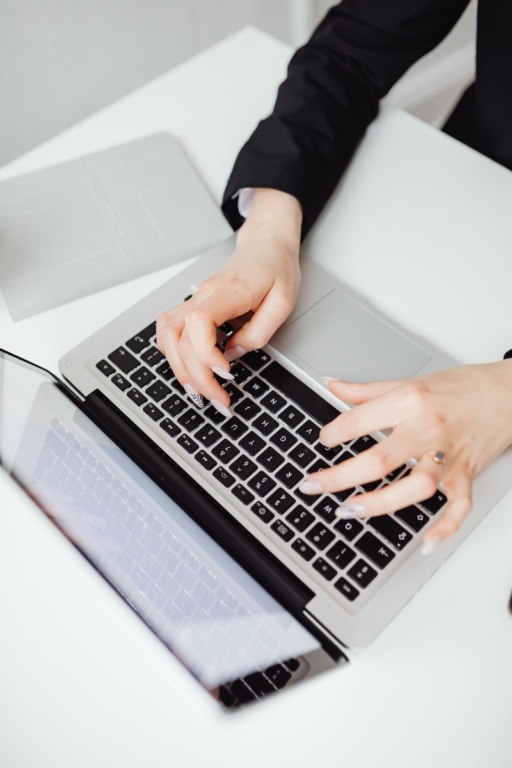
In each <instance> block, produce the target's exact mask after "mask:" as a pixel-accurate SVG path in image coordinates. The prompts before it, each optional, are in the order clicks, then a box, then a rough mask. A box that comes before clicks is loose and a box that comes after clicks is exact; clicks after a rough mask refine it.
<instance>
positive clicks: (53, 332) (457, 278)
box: [0, 30, 512, 768]
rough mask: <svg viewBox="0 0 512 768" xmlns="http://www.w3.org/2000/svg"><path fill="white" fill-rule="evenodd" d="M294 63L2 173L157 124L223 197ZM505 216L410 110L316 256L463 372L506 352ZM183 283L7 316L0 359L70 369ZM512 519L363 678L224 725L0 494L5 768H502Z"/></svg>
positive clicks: (401, 622)
mask: <svg viewBox="0 0 512 768" xmlns="http://www.w3.org/2000/svg"><path fill="white" fill-rule="evenodd" d="M288 56H289V50H288V49H287V47H286V46H284V45H282V44H281V43H278V42H276V41H275V40H272V39H270V38H268V37H267V36H265V35H263V34H261V33H258V32H256V31H254V30H246V31H244V32H242V33H239V34H237V35H235V36H234V37H232V38H230V39H229V40H227V41H225V42H224V43H222V44H220V45H217V46H215V47H214V48H212V49H211V50H209V51H207V52H205V53H203V54H201V55H200V56H198V57H196V58H195V59H193V60H191V61H190V62H188V63H186V64H184V65H182V66H180V67H178V68H176V69H175V70H173V71H172V72H170V73H168V74H167V75H164V76H162V77H160V78H158V79H157V80H155V81H154V82H153V83H150V84H149V85H147V86H146V87H144V88H142V89H140V90H139V91H137V92H135V93H134V94H132V95H130V96H128V97H126V98H124V99H122V100H121V101H120V102H118V103H116V104H114V105H112V106H111V107H109V108H108V109H105V110H103V111H102V112H101V113H99V114H97V115H94V116H93V117H91V118H90V119H88V120H86V121H85V122H84V123H82V124H80V125H77V126H76V127H74V128H72V129H70V130H69V131H66V132H65V133H64V134H62V135H61V136H59V137H57V138H55V139H53V140H52V141H50V142H47V143H46V144H45V145H43V146H41V147H39V148H38V149H36V150H34V151H33V152H31V153H29V154H28V155H26V156H25V157H23V158H21V159H20V160H18V161H16V162H15V163H12V164H11V165H10V166H9V167H7V168H5V169H4V170H3V171H2V173H1V174H0V175H1V176H2V177H7V176H8V175H12V174H15V173H20V172H23V171H25V170H31V169H35V168H37V167H42V166H44V165H47V164H50V163H53V162H57V161H60V160H64V159H68V158H70V157H73V156H75V155H77V154H81V153H82V154H83V153H87V152H89V151H92V150H96V149H99V148H101V147H104V146H107V145H111V144H115V143H117V142H121V141H125V140H128V139H131V138H135V137H137V136H140V135H143V134H146V133H150V132H152V131H155V130H162V129H163V130H169V131H171V132H172V133H173V134H175V135H176V136H178V138H179V139H180V140H181V141H182V143H183V145H184V147H185V148H186V150H187V151H188V153H189V155H190V157H191V158H192V160H193V161H194V163H195V164H196V166H197V168H198V169H199V170H200V172H201V173H202V176H203V178H204V180H205V182H206V183H207V184H208V186H209V187H210V189H211V190H212V192H213V193H214V195H215V196H216V197H217V198H220V195H221V192H222V189H223V186H224V183H225V181H226V179H227V175H228V173H229V170H230V168H231V165H232V162H233V160H234V157H235V154H236V152H237V149H238V147H239V146H240V144H241V143H242V142H243V140H244V138H245V137H246V136H247V135H248V134H249V132H250V130H251V129H252V127H253V125H254V124H255V122H256V121H257V119H259V117H260V116H262V115H263V114H265V113H266V112H267V111H268V110H269V109H270V108H271V105H272V102H273V98H274V93H275V89H276V85H277V83H278V82H279V81H280V79H281V78H282V76H283V73H284V70H285V64H286V60H287V58H288ZM234 94H237V96H236V99H235V98H234ZM383 148H384V150H385V151H383ZM364 179H366V183H363V181H364ZM390 179H391V180H392V182H393V183H391V181H390ZM368 180H370V183H368ZM482 185H484V187H485V194H483V190H482ZM484 198H485V199H484ZM485 201H487V202H485ZM507 207H508V211H509V212H510V211H512V175H511V174H509V173H508V172H506V171H504V170H503V169H501V168H498V167H497V166H495V165H493V164H492V163H490V162H489V161H486V160H484V159H483V158H480V157H477V156H476V155H475V154H474V153H472V152H470V151H469V150H466V149H465V148H463V147H459V146H458V145H456V144H455V143H454V142H452V141H451V140H450V139H448V138H446V137H444V136H442V135H440V134H438V133H437V132H435V131H434V130H432V129H430V128H428V127H427V126H424V125H423V124H421V123H419V122H417V121H415V120H414V119H412V118H410V117H408V116H405V115H401V114H400V113H398V114H395V115H391V116H390V117H389V118H387V119H386V120H384V121H382V122H381V123H380V124H378V126H377V128H376V129H374V130H373V131H372V132H371V133H370V135H369V137H368V139H367V140H366V141H365V144H364V146H363V149H362V151H361V152H360V153H359V156H358V159H357V161H356V164H354V166H353V167H352V169H351V171H350V172H349V174H348V176H347V178H346V182H345V183H344V185H343V187H342V189H341V191H340V192H339V194H338V195H337V197H336V199H335V200H334V201H333V203H332V204H331V205H330V206H329V207H328V209H327V211H326V212H325V215H324V216H323V218H322V221H321V222H320V224H319V226H318V227H317V229H316V232H315V233H314V234H313V236H312V237H311V238H310V241H309V244H308V246H307V249H306V250H308V251H309V252H310V254H311V256H312V257H313V258H317V259H318V260H320V261H323V263H325V264H326V265H327V266H328V267H329V268H331V269H333V270H335V271H336V272H337V273H338V274H339V275H340V276H341V277H343V279H345V280H347V282H349V283H351V284H352V285H353V286H354V287H356V288H359V290H362V289H364V290H365V291H366V293H367V295H369V296H370V298H373V299H374V300H376V301H377V303H379V304H380V305H381V306H382V307H383V308H384V309H385V310H386V311H387V312H390V313H392V314H394V315H395V317H397V318H398V319H399V320H401V321H402V322H407V324H408V325H410V326H411V327H413V329H414V330H416V331H418V332H419V333H421V334H423V335H424V336H429V337H430V338H431V339H432V341H435V342H437V343H439V344H440V345H441V346H445V347H446V349H447V350H448V351H450V352H452V354H456V355H457V356H458V357H459V358H460V359H461V360H469V359H475V360H476V359H481V360H484V359H489V360H490V359H494V358H497V357H500V356H501V355H502V354H503V351H504V350H505V349H507V348H508V347H512V323H511V322H510V306H511V304H512V302H510V296H511V291H512V279H511V278H512V259H510V260H507V259H506V258H505V257H504V255H503V254H504V249H503V243H504V242H508V243H509V244H510V252H511V253H512V217H511V216H510V214H509V215H508V218H507V215H506V210H507ZM477 210H478V211H479V212H480V213H479V220H477V218H476V211H477ZM454 222H455V226H454ZM459 225H460V229H459ZM507 238H508V241H507ZM461 244H462V245H461ZM455 249H457V250H455ZM454 254H456V255H455V256H454ZM482 255H483V256H484V257H485V261H482ZM461 264H462V265H463V266H464V265H465V266H464V269H462V271H461V269H460V267H461ZM482 264H483V266H482ZM412 265H413V266H414V269H412ZM171 274H172V269H168V270H164V271H163V272H162V273H159V274H153V275H148V276H147V277H145V278H143V279H140V280H137V281H134V282H133V283H129V284H126V285H122V286H119V287H118V288H116V289H112V290H109V291H105V292H104V293H102V294H99V295H96V296H92V297H90V298H87V299H83V300H81V301H77V302H75V303H73V304H70V305H67V306H65V307H61V308H59V309H57V310H54V311H52V312H48V313H46V314H44V315H40V316H38V317H35V318H31V319H28V320H26V321H23V322H20V323H17V324H14V323H13V322H12V321H11V320H10V318H9V316H8V315H7V312H6V310H5V307H4V305H3V304H1V303H0V328H1V331H0V342H1V346H4V347H6V348H8V349H12V350H13V351H15V352H17V353H19V354H21V355H24V356H26V357H29V358H31V359H33V360H35V361H36V362H39V363H42V364H44V365H46V366H47V367H50V368H52V369H53V370H56V367H57V360H58V358H59V356H60V355H61V354H62V353H63V352H64V351H65V350H67V349H68V348H70V347H71V346H72V345H74V344H75V343H76V342H78V341H79V340H81V339H82V338H83V337H85V336H86V335H87V334H89V333H90V332H91V331H93V330H95V329H96V328H98V327H100V326H101V325H103V323H104V322H106V321H107V320H108V319H110V318H111V317H112V316H114V315H115V314H117V313H118V312H120V311H121V310H123V309H125V308H126V307H128V306H130V304H131V303H132V302H133V301H134V300H135V299H136V298H138V297H139V296H140V295H142V294H143V293H144V292H147V291H149V290H151V289H152V288H153V287H155V286H156V285H158V284H159V283H160V282H161V281H162V280H163V279H166V278H167V277H168V276H169V275H171ZM457 286H459V288H460V290H459V291H457ZM454 291H455V295H454V296H453V295H452V294H453V292H454ZM449 297H452V301H451V303H449V302H448V300H449ZM477 330H478V333H477ZM326 373H328V371H326ZM511 513H512V497H511V496H510V494H509V496H508V497H506V498H505V499H504V500H503V501H502V502H501V503H500V504H499V505H498V506H497V507H496V508H495V509H494V511H493V512H492V513H491V514H490V515H489V517H488V518H487V519H486V521H485V522H484V523H483V524H481V525H480V526H479V528H478V529H477V530H476V531H475V532H474V533H473V534H472V535H471V536H470V538H469V539H468V540H467V541H466V542H465V543H464V545H463V546H462V547H461V548H460V549H459V550H458V551H457V552H456V553H455V554H454V555H453V557H452V558H451V559H450V560H449V561H448V562H447V563H446V564H445V565H444V567H443V568H442V570H441V571H440V572H439V573H438V574H437V575H436V576H435V577H434V578H433V579H431V581H430V582H429V583H428V584H427V585H426V586H425V587H424V588H423V589H422V590H421V592H420V593H419V594H418V595H417V596H416V597H415V598H414V600H412V601H411V603H410V604H409V605H408V606H407V607H406V608H405V609H404V610H403V611H402V612H401V614H400V615H399V616H398V617H397V618H396V619H395V621H393V622H392V624H391V625H390V626H389V627H388V628H387V629H386V630H385V631H384V632H383V633H382V634H381V636H380V637H379V638H378V639H377V640H376V641H375V642H374V643H373V644H372V646H371V647H370V648H368V649H367V650H365V651H364V652H362V653H361V654H360V655H359V656H358V657H357V658H356V659H355V662H354V663H353V664H352V665H350V667H349V668H344V669H339V670H337V671H335V672H333V673H331V674H327V675H325V676H324V677H323V678H318V679H316V680H313V681H312V682H310V683H309V684H305V685H302V686H298V687H297V689H296V690H295V691H294V692H290V694H287V695H283V696H280V697H275V700H273V701H272V700H269V701H268V702H266V703H264V704H262V705H259V706H256V707H254V708H249V709H248V710H247V711H246V712H242V713H239V714H238V715H235V716H233V717H226V716H223V715H221V714H220V713H217V712H210V711H209V710H208V711H202V710H201V709H198V708H197V706H196V703H195V702H196V694H197V691H196V689H195V688H194V683H193V681H191V680H189V678H188V675H187V674H186V673H185V672H184V671H181V669H180V668H179V665H177V663H174V660H173V659H172V657H170V654H168V652H166V650H165V649H164V648H163V647H161V646H160V644H159V643H158V641H156V640H155V639H154V638H153V637H152V636H151V634H150V633H149V632H148V631H146V629H145V628H144V627H143V626H142V624H141V623H140V622H138V620H137V619H136V617H134V616H132V615H131V613H130V611H129V610H128V609H127V608H126V607H125V606H124V605H123V604H122V602H121V601H120V600H118V598H117V597H116V596H115V595H114V594H113V593H111V591H110V590H109V589H108V587H106V585H104V584H103V583H102V581H101V580H100V579H99V578H96V576H95V574H94V572H92V571H91V569H90V568H89V566H88V565H87V564H86V563H85V562H82V560H81V558H80V557H79V556H78V555H77V554H76V553H75V551H74V550H73V549H72V547H71V546H70V545H67V543H66V542H65V541H64V540H63V539H62V537H61V536H60V535H59V534H58V533H57V532H56V531H55V530H54V529H53V527H52V526H51V525H50V524H49V523H48V522H47V521H46V520H45V519H44V518H43V516H42V515H39V514H35V513H32V512H31V510H29V511H28V512H27V511H26V510H25V509H24V508H23V506H22V505H20V504H19V503H18V495H17V492H16V490H15V489H13V488H11V487H10V486H9V485H8V484H6V482H5V478H3V482H2V479H1V478H0V585H1V587H0V605H1V607H2V617H1V630H0V690H1V695H0V765H2V766H5V767H6V768H22V767H23V768H32V766H33V767H34V768H36V767H37V768H46V767H48V768H70V766H73V768H79V767H80V768H81V766H84V768H85V767H86V766H87V768H90V766H91V765H94V766H95V767H96V768H117V766H119V767H121V766H122V768H127V767H128V766H130V767H131V766H146V765H151V766H152V767H153V768H160V766H173V767H174V768H176V767H179V768H185V766H191V767H192V766H193V767H194V768H196V766H203V765H204V766H224V765H238V764H239V763H240V764H243V765H244V766H247V768H252V766H254V768H256V767H258V768H261V765H262V764H266V765H269V766H272V767H273V766H278V765H282V764H286V765H288V764H290V765H297V766H304V767H305V766H312V765H317V764H318V763H319V761H320V760H321V761H322V762H324V763H325V764H327V765H333V766H343V768H375V766H400V768H402V767H403V768H412V767H414V768H427V767H428V768H431V766H439V767H442V768H444V767H445V766H446V768H453V767H455V766H457V767H458V766H464V768H481V766H483V765H488V766H492V768H501V767H503V768H505V766H506V767H507V768H509V766H510V765H511V764H512V744H511V741H510V736H509V727H510V726H509V721H510V712H511V711H512V620H511V619H510V618H509V617H508V616H507V613H506V603H507V599H508V592H509V588H510V587H511V586H512V560H511V557H510V550H511V546H512V514H511ZM476 566H478V568H477V567H476Z"/></svg>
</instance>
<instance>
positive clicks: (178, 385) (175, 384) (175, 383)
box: [171, 379, 188, 397]
mask: <svg viewBox="0 0 512 768" xmlns="http://www.w3.org/2000/svg"><path fill="white" fill-rule="evenodd" d="M171 386H172V388H173V389H175V390H176V392H179V393H180V395H182V396H183V397H188V395H187V393H186V392H185V387H184V386H183V385H182V384H181V383H180V382H179V381H178V379H174V381H172V382H171Z"/></svg>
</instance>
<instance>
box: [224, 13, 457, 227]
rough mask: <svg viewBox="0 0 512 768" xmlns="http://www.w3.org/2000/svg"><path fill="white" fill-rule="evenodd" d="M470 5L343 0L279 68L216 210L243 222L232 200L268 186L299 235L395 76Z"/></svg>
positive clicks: (313, 216) (238, 223)
mask: <svg viewBox="0 0 512 768" xmlns="http://www.w3.org/2000/svg"><path fill="white" fill-rule="evenodd" d="M468 4H469V0H343V2H342V3H340V4H339V5H337V6H335V7H334V8H332V9H331V10H330V11H329V13H328V14H327V16H326V17H325V19H324V20H323V21H322V22H321V24H320V25H319V26H318V28H317V29H316V31H315V32H314V34H313V36H312V37H311V39H310V41H309V42H308V43H307V44H306V45H305V46H303V47H302V48H299V50H298V51H297V52H296V53H295V54H294V56H293V58H292V59H291V61H290V64H289V66H288V76H287V78H286V80H285V81H284V82H283V83H282V84H281V86H280V88H279V91H278V95H277V100H276V104H275V107H274V111H273V112H272V114H271V115H270V116H269V117H267V118H266V119H265V120H262V121H261V122H260V123H259V125H258V126H257V128H256V130H255V131H254V133H253V134H252V136H251V137H250V139H249V141H248V142H247V143H246V144H245V146H244V147H243V148H242V150H241V151H240V154H239V155H238V158H237V160H236V162H235V165H234V168H233V171H232V173H231V176H230V178H229V181H228V184H227V187H226V190H225V193H224V199H223V204H222V209H223V211H224V214H225V216H226V218H227V219H228V221H229V222H230V224H231V225H232V227H233V228H234V229H237V228H238V227H239V226H241V224H242V223H243V219H242V217H241V216H240V214H239V213H238V206H237V201H236V200H233V199H232V196H233V195H234V194H235V193H236V192H237V191H238V190H239V189H241V188H243V187H269V188H272V189H279V190H282V191H283V192H288V193H289V194H291V195H294V196H295V197H296V198H297V199H298V200H299V202H300V203H301V205H302V209H303V214H304V220H303V228H302V236H303V237H305V235H306V234H307V233H308V231H309V229H310V228H311V226H312V225H313V224H314V222H315V220H316V218H317V217H318V215H319V213H320V211H321V210H322V208H323V206H324V205H325V203H326V202H327V200H328V198H329V196H330V195H331V193H332V192H333V190H334V188H335V186H336V184H337V183H338V181H339V178H340V176H341V174H342V173H343V171H344V170H345V168H346V167H347V165H348V162H349V160H350V158H351V156H352V154H353V152H354V150H355V149H356V147H357V145H358V143H359V141H360V140H361V138H362V137H363V134H364V132H365V130H366V128H367V126H368V124H369V123H370V122H371V121H372V120H373V119H374V117H375V116H376V114H377V111H378V104H379V100H380V99H381V98H382V97H383V96H385V95H386V93H387V92H388V91H389V89H390V88H391V87H392V86H393V85H394V83H395V82H396V81H397V80H398V79H399V78H400V77H401V75H402V74H403V73H404V72H405V71H406V70H407V69H408V68H409V67H410V66H411V65H412V64H413V63H414V62H415V61H417V60H418V59H419V58H420V57H421V56H423V55H424V54H426V53H428V51H430V50H431V49H432V48H434V47H435V46H436V45H438V43H440V42H441V40H442V39H443V38H444V37H445V36H446V35H447V34H448V32H449V31H450V30H451V29H452V27H453V26H454V25H455V23H456V22H457V20H458V18H459V17H460V15H461V14H462V12H463V11H464V9H465V8H466V6H467V5H468Z"/></svg>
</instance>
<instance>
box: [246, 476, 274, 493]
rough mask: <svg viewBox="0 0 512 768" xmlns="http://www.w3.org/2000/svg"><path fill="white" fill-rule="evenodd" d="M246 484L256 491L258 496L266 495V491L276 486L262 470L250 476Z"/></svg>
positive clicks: (268, 491)
mask: <svg viewBox="0 0 512 768" xmlns="http://www.w3.org/2000/svg"><path fill="white" fill-rule="evenodd" d="M248 485H249V488H251V489H252V490H253V491H256V493H257V494H258V496H266V495H267V493H270V491H271V490H272V489H273V488H275V487H276V482H275V480H272V478H271V477H269V476H268V475H266V474H265V473H264V472H258V474H256V475H254V477H251V479H250V480H249V483H248Z"/></svg>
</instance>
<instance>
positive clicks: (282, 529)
mask: <svg viewBox="0 0 512 768" xmlns="http://www.w3.org/2000/svg"><path fill="white" fill-rule="evenodd" d="M270 527H271V529H272V530H273V531H274V532H275V533H277V535H278V536H280V537H281V538H282V539H284V541H290V539H293V537H294V535H295V534H294V533H293V531H292V529H291V528H288V526H287V525H285V524H284V523H283V522H282V521H281V520H276V521H275V522H274V523H272V525H271V526H270Z"/></svg>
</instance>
